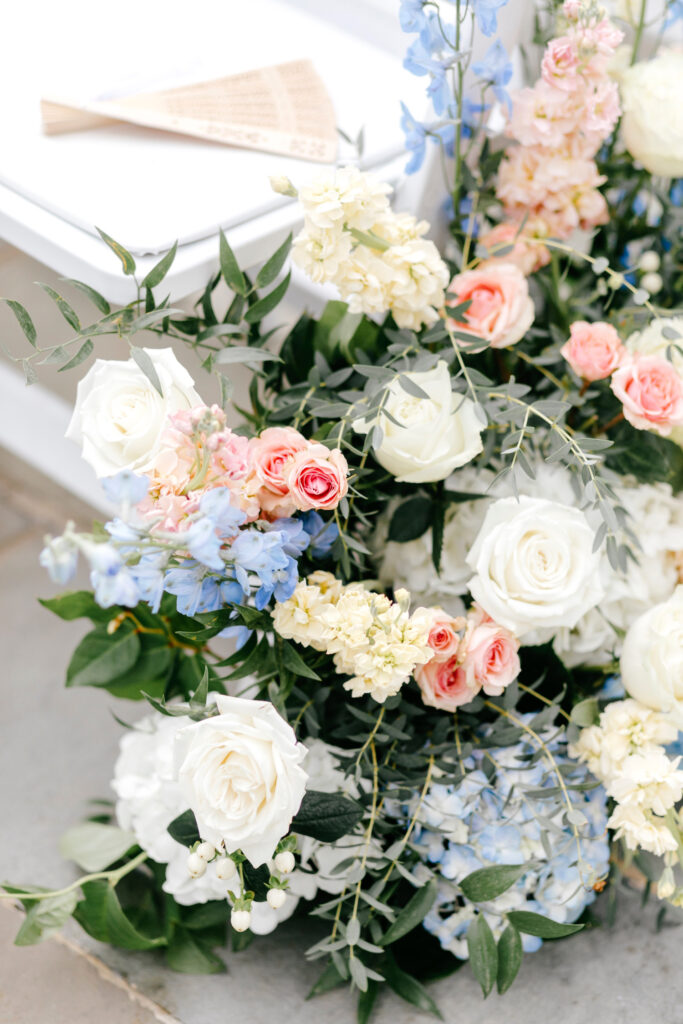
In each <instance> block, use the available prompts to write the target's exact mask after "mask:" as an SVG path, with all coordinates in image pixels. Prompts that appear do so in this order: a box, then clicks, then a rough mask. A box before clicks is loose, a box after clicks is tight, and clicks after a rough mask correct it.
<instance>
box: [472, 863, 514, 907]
mask: <svg viewBox="0 0 683 1024" xmlns="http://www.w3.org/2000/svg"><path fill="white" fill-rule="evenodd" d="M525 870H526V866H525V865H524V864H494V865H493V866H492V867H490V868H479V869H478V870H477V871H473V872H472V873H471V874H469V875H467V876H466V877H465V878H463V879H462V881H461V882H460V883H459V885H460V888H461V889H462V891H463V893H464V895H465V896H466V897H467V898H468V900H472V902H473V903H486V902H487V901H488V900H494V899H495V898H496V897H497V896H501V895H502V894H503V893H504V892H506V891H507V890H508V889H509V888H510V886H511V885H514V883H515V882H516V881H517V879H518V878H519V877H520V875H523V874H524V871H525Z"/></svg>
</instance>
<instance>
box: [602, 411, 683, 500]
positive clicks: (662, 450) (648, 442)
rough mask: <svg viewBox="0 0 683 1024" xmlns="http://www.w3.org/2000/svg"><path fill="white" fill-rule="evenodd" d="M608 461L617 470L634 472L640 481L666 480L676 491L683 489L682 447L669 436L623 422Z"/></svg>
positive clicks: (618, 471) (626, 472)
mask: <svg viewBox="0 0 683 1024" xmlns="http://www.w3.org/2000/svg"><path fill="white" fill-rule="evenodd" d="M606 461H607V464H608V465H609V466H610V467H611V468H612V469H614V470H616V472H617V473H623V474H624V475H627V474H632V475H633V476H635V478H636V479H637V480H639V481H640V483H644V484H652V483H657V482H658V481H663V482H664V483H668V484H671V486H672V488H673V490H674V491H675V492H678V491H680V490H683V449H682V448H681V447H680V445H678V444H675V442H674V441H670V440H669V439H668V438H667V437H660V436H659V434H655V433H652V432H651V431H648V430H636V429H635V428H634V427H632V426H630V424H628V423H624V424H622V425H621V427H619V429H618V430H617V431H616V432H615V435H614V448H612V449H611V451H609V452H608V453H607V456H606Z"/></svg>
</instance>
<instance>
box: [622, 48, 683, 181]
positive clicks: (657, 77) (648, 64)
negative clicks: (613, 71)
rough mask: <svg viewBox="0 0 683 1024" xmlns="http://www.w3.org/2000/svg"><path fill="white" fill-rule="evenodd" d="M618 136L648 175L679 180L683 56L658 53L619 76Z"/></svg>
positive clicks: (682, 136)
mask: <svg viewBox="0 0 683 1024" xmlns="http://www.w3.org/2000/svg"><path fill="white" fill-rule="evenodd" d="M619 88H620V92H621V106H622V117H621V134H622V138H623V140H624V144H625V145H626V148H627V149H628V151H629V152H630V154H631V156H633V157H635V159H636V160H639V161H640V163H641V164H642V165H643V167H644V168H645V169H646V170H647V171H649V172H650V174H658V175H662V176H663V177H665V178H679V177H681V176H683V106H681V104H680V102H679V98H680V95H681V93H682V92H683V55H682V54H681V53H680V52H677V51H676V50H668V51H662V52H660V53H659V54H658V55H657V56H656V57H654V58H653V59H652V60H649V61H640V62H639V63H638V64H634V65H633V66H632V67H630V68H627V69H626V70H625V71H624V72H623V73H622V74H621V75H620V76H619Z"/></svg>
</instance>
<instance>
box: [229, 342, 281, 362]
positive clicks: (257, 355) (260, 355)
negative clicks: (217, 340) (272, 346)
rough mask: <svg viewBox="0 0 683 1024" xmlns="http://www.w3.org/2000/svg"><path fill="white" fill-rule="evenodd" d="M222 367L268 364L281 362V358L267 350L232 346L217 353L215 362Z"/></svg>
mask: <svg viewBox="0 0 683 1024" xmlns="http://www.w3.org/2000/svg"><path fill="white" fill-rule="evenodd" d="M214 361H215V362H216V363H218V364H220V365H225V364H226V363H267V362H280V357H279V356H276V355H275V354H274V353H273V352H268V350H267V349H263V348H253V347H250V346H247V345H231V346H230V347H229V348H224V349H221V351H220V352H217V353H216V356H215V360H214Z"/></svg>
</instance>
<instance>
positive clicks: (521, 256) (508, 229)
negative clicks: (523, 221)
mask: <svg viewBox="0 0 683 1024" xmlns="http://www.w3.org/2000/svg"><path fill="white" fill-rule="evenodd" d="M479 242H480V244H481V245H482V246H483V247H484V248H485V249H487V250H489V251H490V252H491V257H490V259H487V260H486V261H485V262H484V263H482V264H480V269H481V267H482V266H487V267H490V266H495V264H494V263H492V260H499V259H503V260H505V262H506V263H514V265H515V266H516V267H519V269H520V270H521V271H522V273H523V274H524V276H525V277H528V276H529V274H532V273H533V272H534V270H538V269H539V268H540V267H544V266H545V265H546V263H549V262H550V253H549V252H548V250H547V248H546V247H545V246H544V245H542V244H541V243H540V242H534V241H532V240H530V239H529V236H528V235H527V234H526V233H524V232H522V231H520V227H519V224H515V223H514V222H513V221H503V222H502V223H501V224H496V226H495V227H494V228H491V230H490V231H487V232H486V234H483V235H481V236H480V238H479ZM510 246H512V250H511V251H510V249H509V247H510ZM501 247H502V248H503V249H504V250H505V251H504V252H501V253H500V254H498V253H497V252H496V249H497V248H501Z"/></svg>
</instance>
